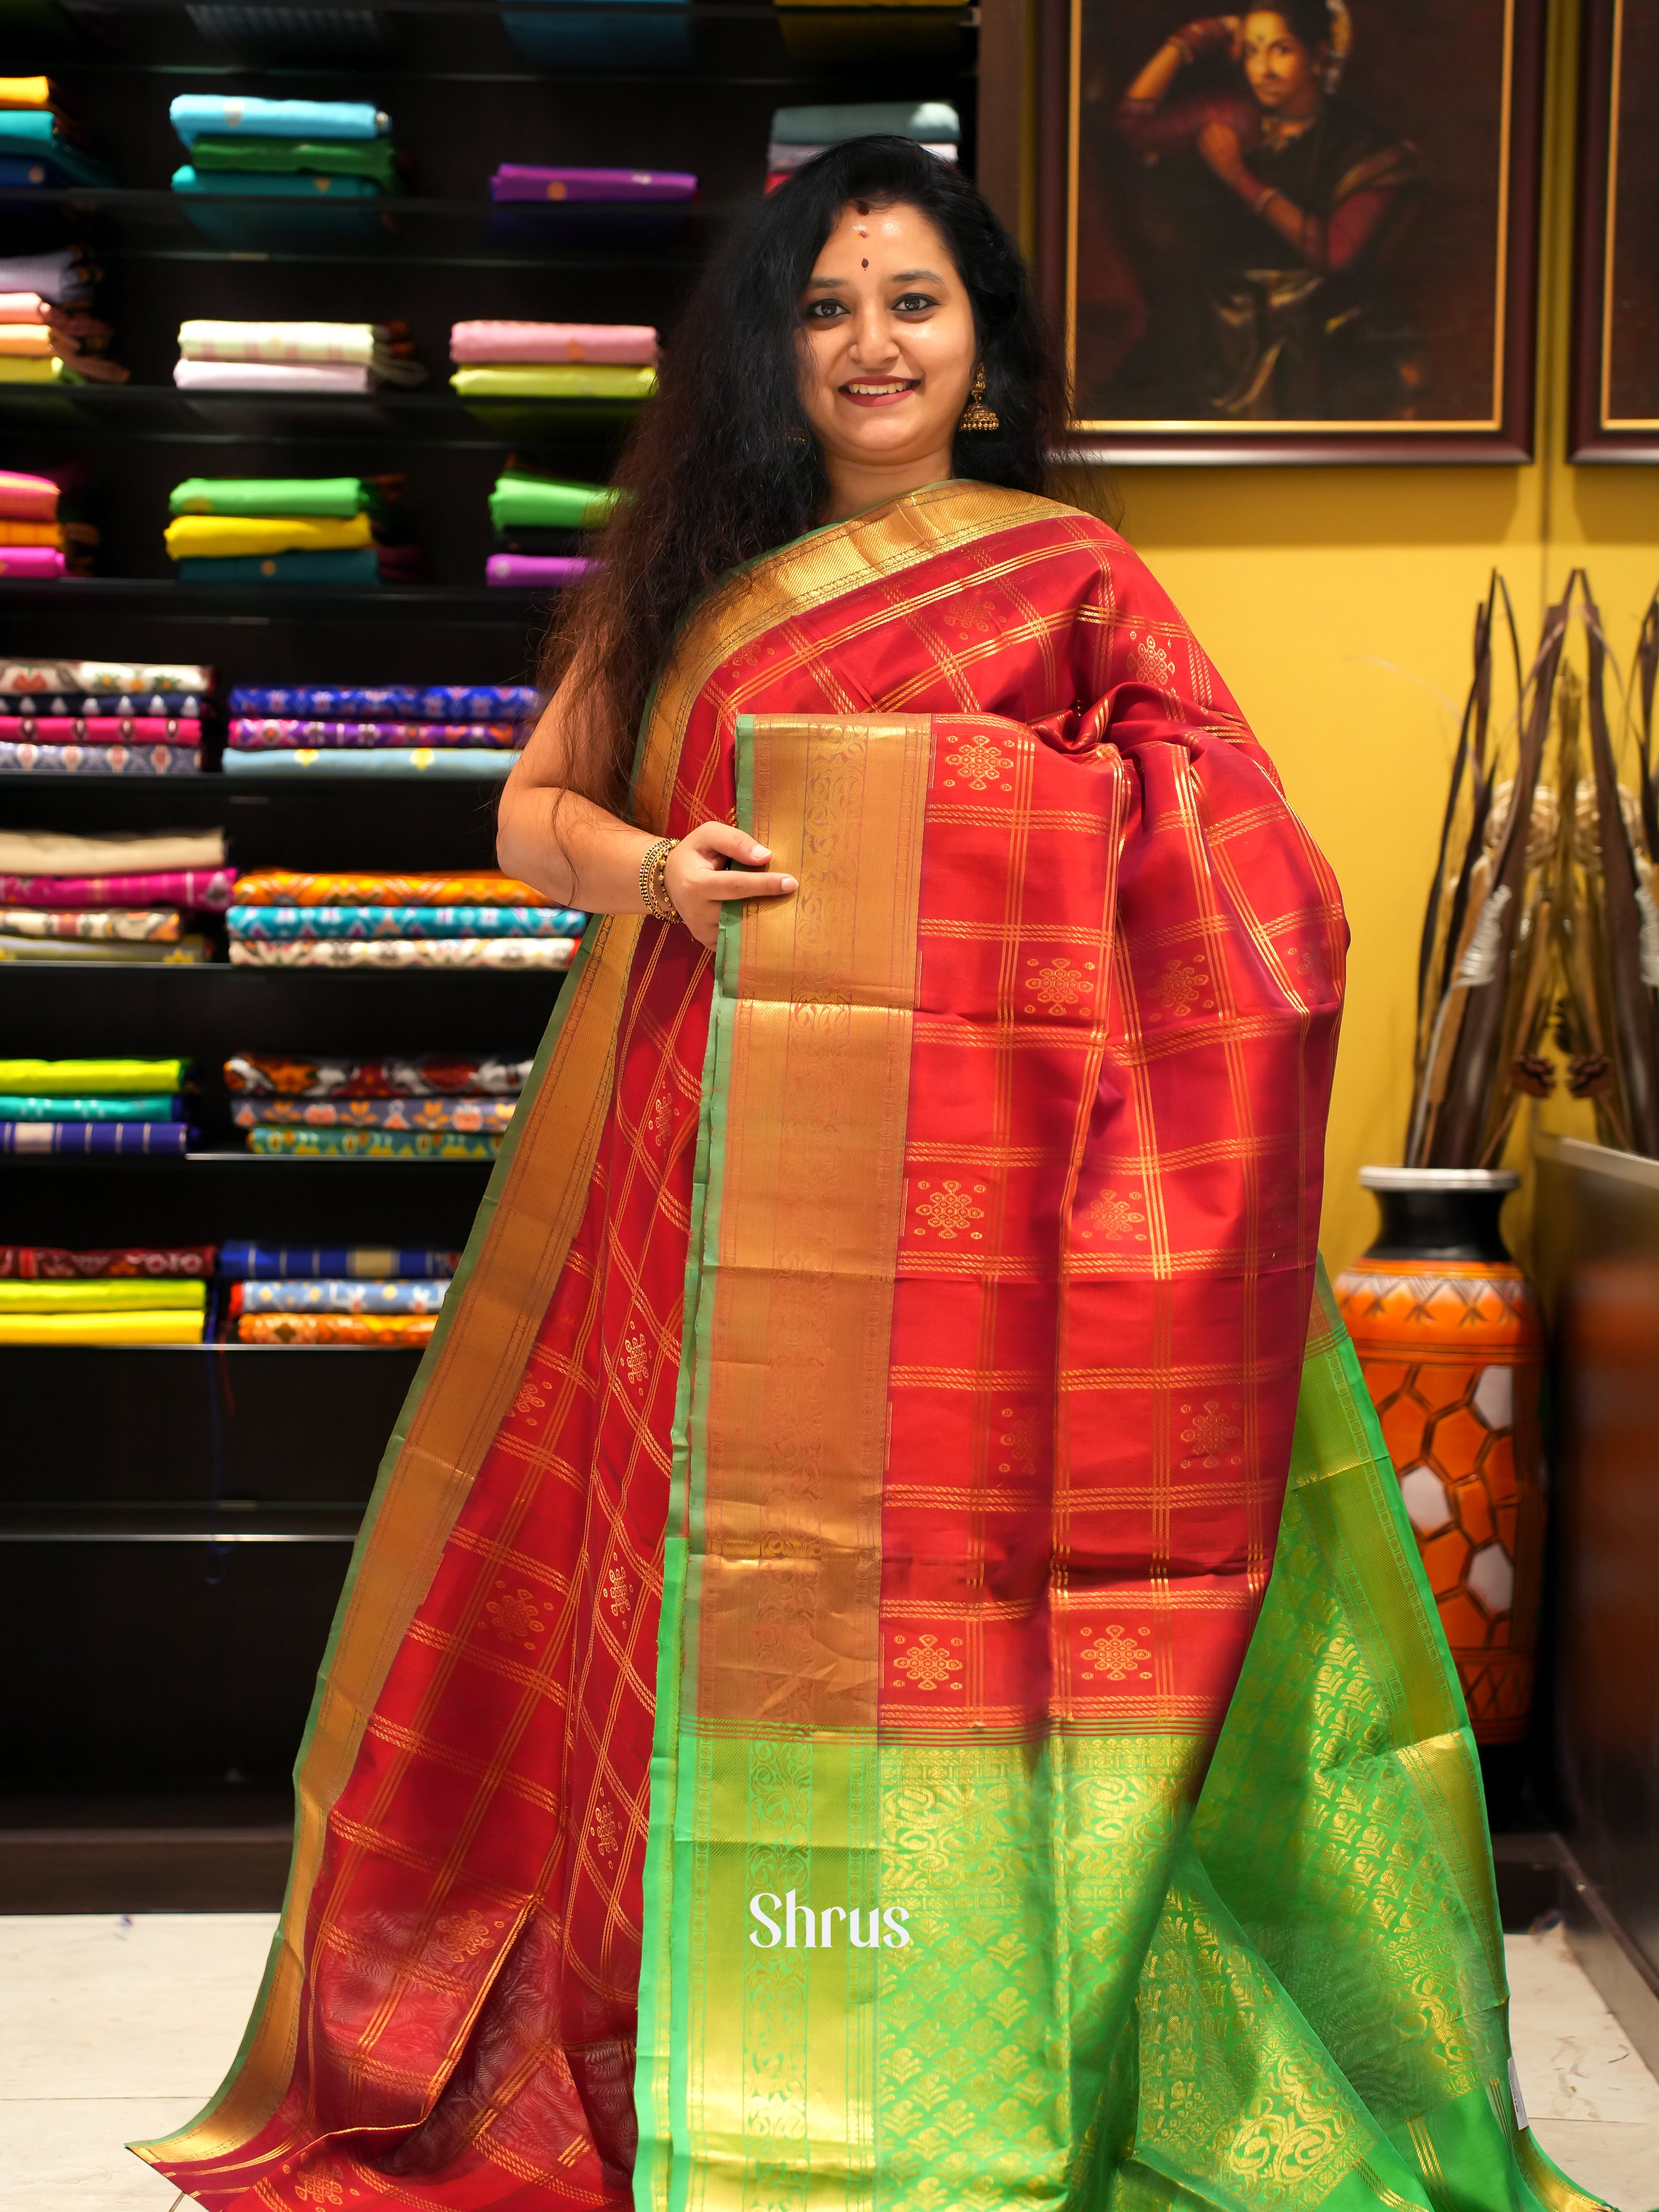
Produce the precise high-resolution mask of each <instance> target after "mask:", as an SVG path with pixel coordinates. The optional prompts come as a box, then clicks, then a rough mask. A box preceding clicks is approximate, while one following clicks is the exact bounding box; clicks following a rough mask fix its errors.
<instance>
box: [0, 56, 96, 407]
mask: <svg viewBox="0 0 1659 2212" xmlns="http://www.w3.org/2000/svg"><path fill="white" fill-rule="evenodd" d="M7 82H11V83H14V84H15V83H16V82H18V80H17V79H15V78H12V79H9V80H7V79H4V78H0V88H3V86H4V85H5V84H6V83H7ZM24 82H33V83H36V84H40V85H44V84H45V83H46V79H45V78H44V77H38V78H33V79H27V80H24ZM27 113H28V112H27V111H23V112H21V114H22V115H23V116H27ZM20 119H21V118H20V111H17V110H15V109H10V108H7V107H6V106H3V105H0V145H3V144H4V143H5V142H6V140H7V138H8V136H9V133H10V131H11V129H12V126H14V125H16V124H17V123H18V122H19V121H20ZM49 119H50V118H49ZM15 165H16V164H15V157H13V158H9V157H8V156H6V155H4V154H3V153H0V176H3V173H4V172H5V170H6V169H7V168H9V167H14V166H15ZM92 284H93V276H92V267H91V264H90V263H89V262H88V259H87V258H86V257H85V255H84V253H83V251H82V248H81V247H79V246H62V247H60V248H59V249H58V251H57V252H54V253H36V254H29V255H26V256H23V257H21V258H12V257H6V258H3V259H0V384H56V385H64V384H82V383H88V382H90V383H94V384H125V382H126V380H127V371H126V370H125V368H122V367H121V365H120V363H119V362H114V361H112V360H111V359H110V357H109V347H110V342H111V340H112V337H114V332H113V331H112V330H111V328H110V326H109V325H108V324H107V323H106V322H100V320H99V319H98V317H97V316H96V315H94V313H92Z"/></svg>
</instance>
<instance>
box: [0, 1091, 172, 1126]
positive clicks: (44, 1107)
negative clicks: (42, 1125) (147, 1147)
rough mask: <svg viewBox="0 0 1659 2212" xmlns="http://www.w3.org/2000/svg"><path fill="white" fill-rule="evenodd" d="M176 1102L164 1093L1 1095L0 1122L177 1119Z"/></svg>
mask: <svg viewBox="0 0 1659 2212" xmlns="http://www.w3.org/2000/svg"><path fill="white" fill-rule="evenodd" d="M183 1119H184V1114H183V1110H182V1108H181V1106H180V1103H179V1100H178V1099H176V1098H169V1097H166V1096H164V1095H158V1096H155V1097H150V1096H149V1095H147V1094H141V1095H140V1096H138V1097H136V1098H41V1097H34V1098H19V1097H14V1096H11V1095H8V1096H6V1097H0V1121H182V1120H183Z"/></svg>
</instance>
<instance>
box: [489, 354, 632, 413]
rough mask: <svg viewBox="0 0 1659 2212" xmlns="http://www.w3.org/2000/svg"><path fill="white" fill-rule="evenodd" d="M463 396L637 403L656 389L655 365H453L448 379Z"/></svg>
mask: <svg viewBox="0 0 1659 2212" xmlns="http://www.w3.org/2000/svg"><path fill="white" fill-rule="evenodd" d="M449 381H450V385H451V386H452V388H453V390H454V391H455V392H458V393H459V396H460V397H461V398H463V399H612V400H626V401H629V402H633V403H637V402H639V401H641V400H644V399H648V398H650V397H651V395H652V393H653V392H654V391H655V390H656V388H657V372H656V370H655V369H654V368H620V367H618V366H617V365H615V364H614V363H611V362H573V361H549V362H498V363H494V364H491V365H489V366H488V367H482V368H458V369H457V370H456V372H455V374H454V375H453V376H452V377H451V378H450V380H449Z"/></svg>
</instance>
